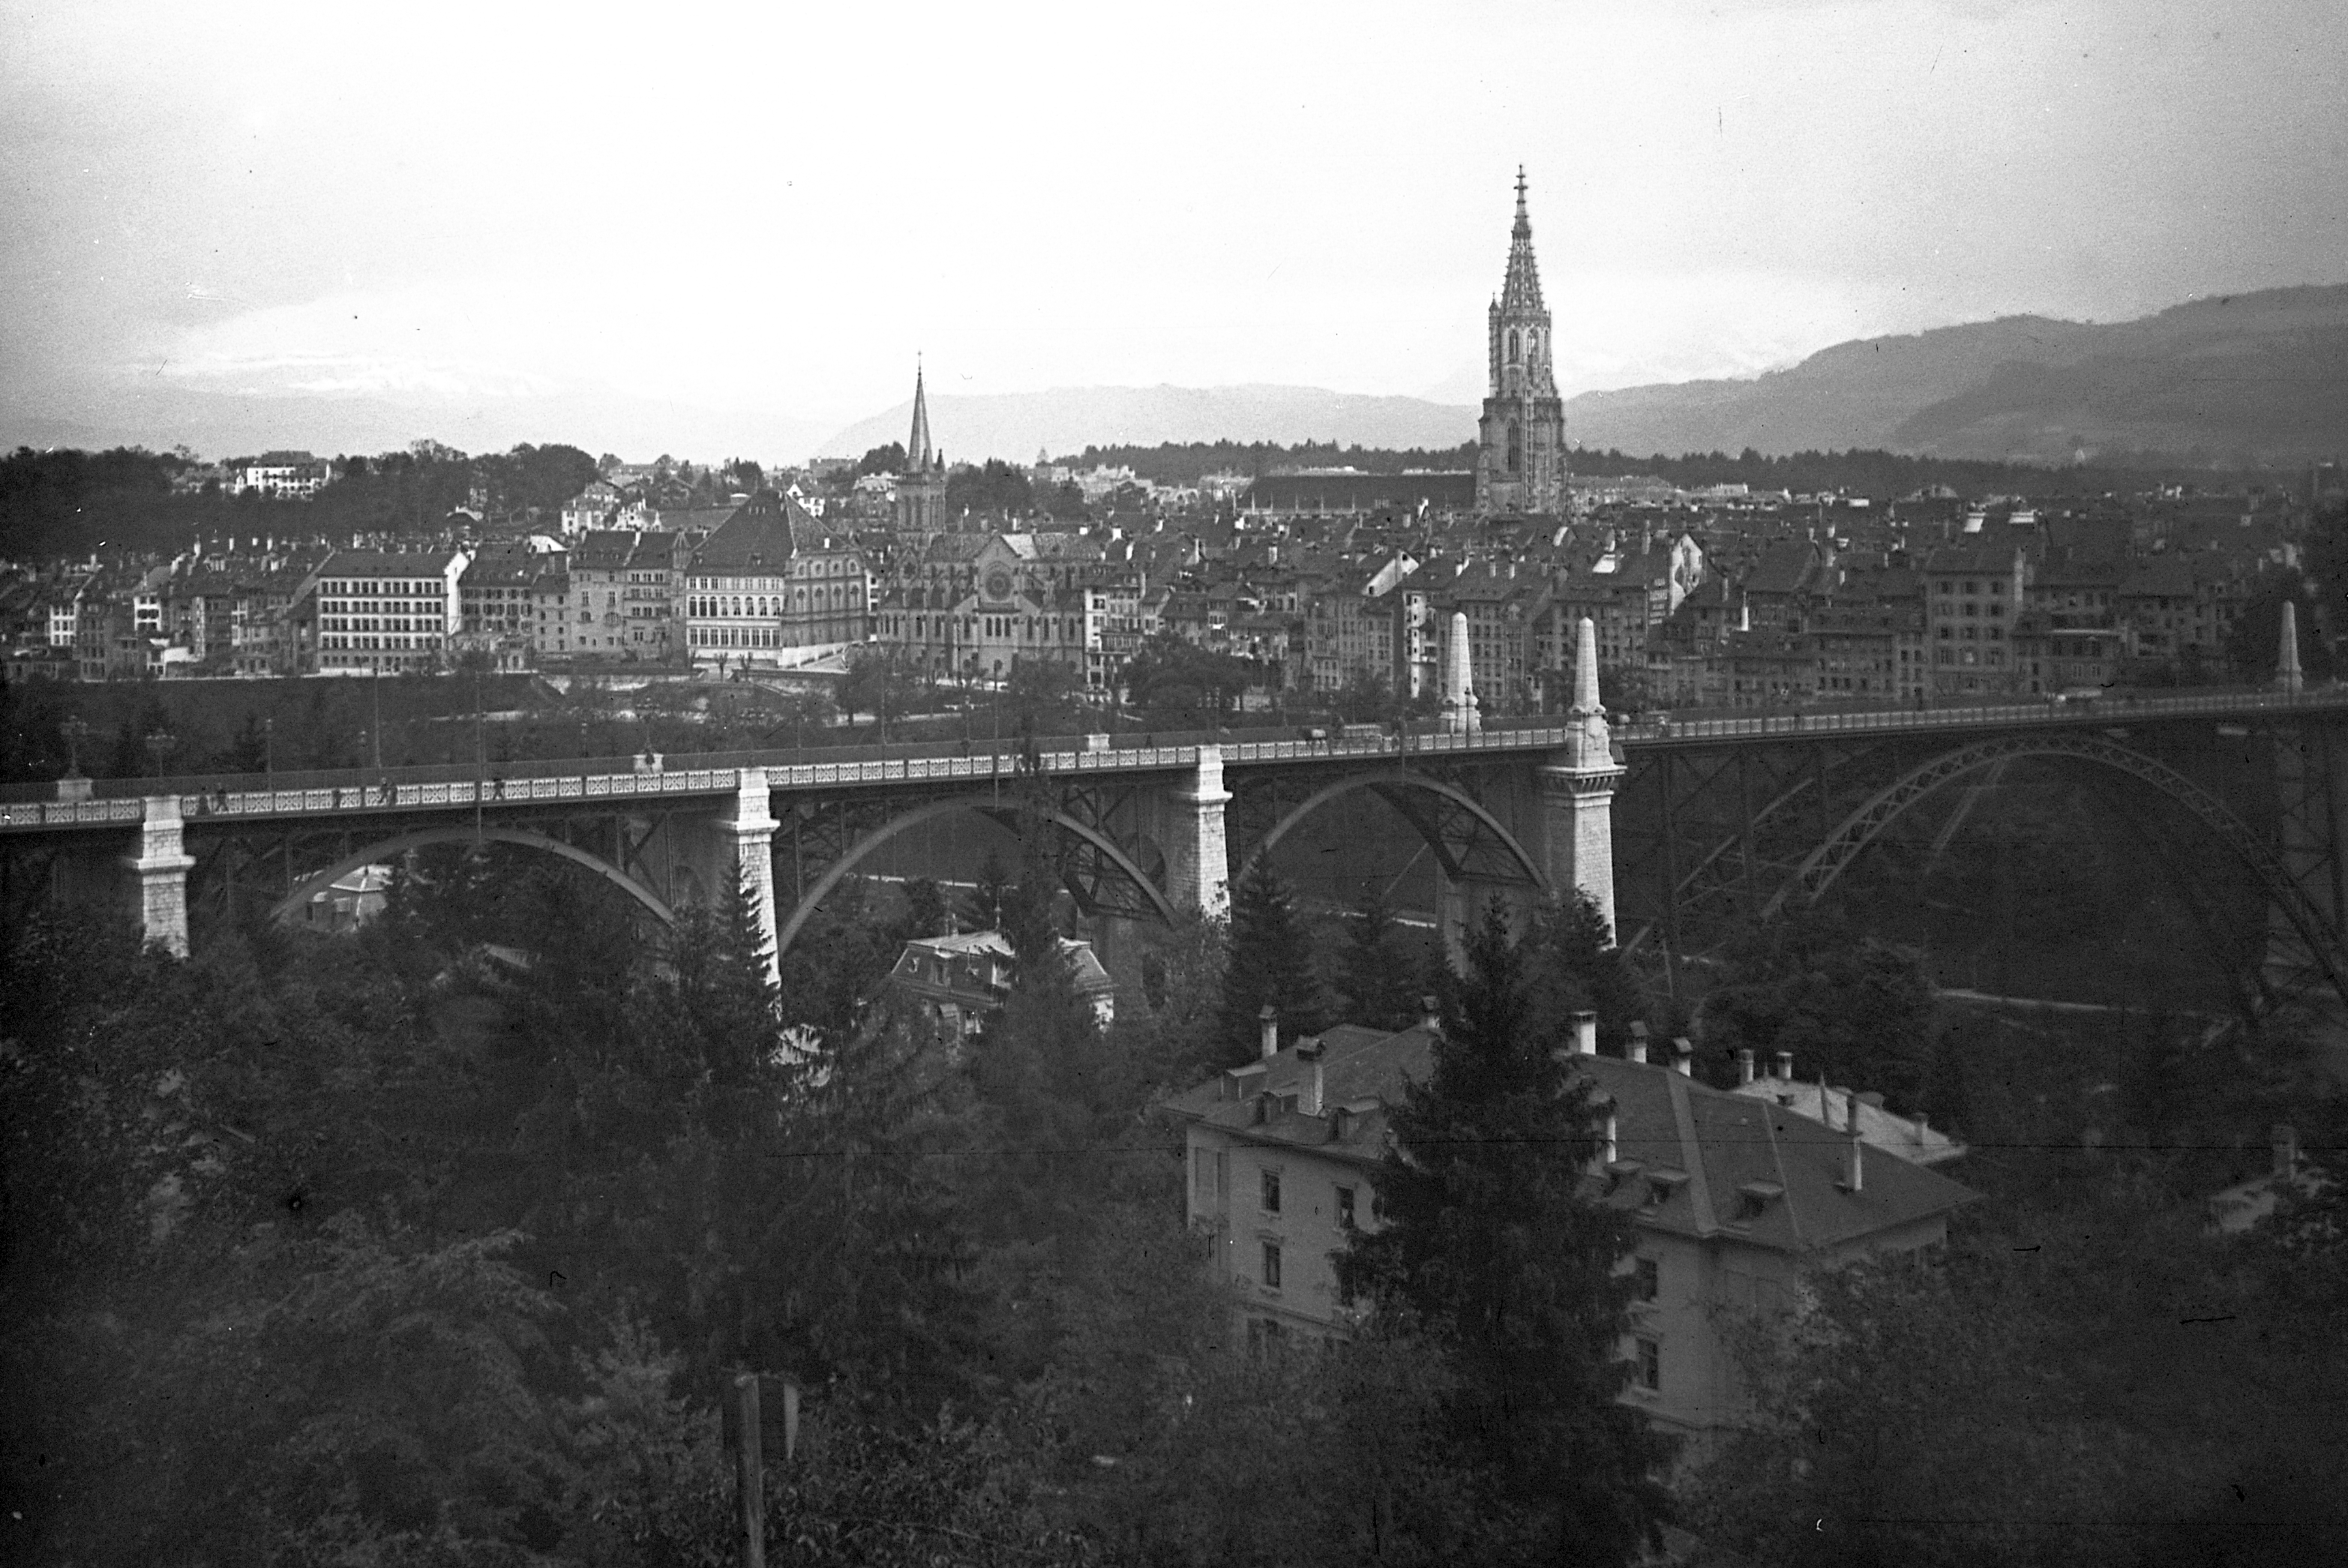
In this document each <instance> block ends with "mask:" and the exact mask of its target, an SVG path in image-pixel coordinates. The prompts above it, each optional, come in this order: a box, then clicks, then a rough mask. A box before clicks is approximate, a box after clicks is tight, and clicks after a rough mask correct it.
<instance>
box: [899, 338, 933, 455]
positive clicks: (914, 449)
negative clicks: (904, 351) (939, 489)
mask: <svg viewBox="0 0 2348 1568" xmlns="http://www.w3.org/2000/svg"><path fill="white" fill-rule="evenodd" d="M931 461H932V453H931V451H930V395H929V391H928V389H927V388H926V387H923V386H922V362H921V361H920V360H919V359H916V360H914V361H913V433H912V434H911V436H908V437H907V438H905V467H906V468H907V469H909V470H911V472H913V473H917V474H918V473H924V472H927V471H928V469H929V467H930V463H931Z"/></svg>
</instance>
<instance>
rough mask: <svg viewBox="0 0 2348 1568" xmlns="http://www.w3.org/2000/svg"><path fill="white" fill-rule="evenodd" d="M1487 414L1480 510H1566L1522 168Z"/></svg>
mask: <svg viewBox="0 0 2348 1568" xmlns="http://www.w3.org/2000/svg"><path fill="white" fill-rule="evenodd" d="M1489 335H1490V341H1489V343H1488V358H1489V362H1490V366H1491V369H1490V373H1489V375H1488V377H1486V382H1485V387H1486V390H1485V394H1484V417H1483V418H1482V419H1481V420H1480V421H1479V422H1478V425H1477V428H1476V448H1477V450H1476V510H1477V511H1479V512H1481V513H1483V514H1484V515H1485V516H1487V517H1488V516H1490V515H1492V514H1493V513H1494V512H1530V513H1537V514H1541V515H1547V516H1556V515H1560V514H1561V513H1563V512H1564V511H1565V510H1566V490H1565V405H1564V402H1563V401H1562V400H1561V399H1560V397H1558V395H1557V381H1556V379H1555V377H1552V376H1551V375H1550V328H1549V307H1548V306H1547V305H1544V304H1541V289H1540V268H1539V267H1538V266H1536V265H1535V264H1534V263H1533V225H1532V220H1531V219H1530V218H1529V217H1527V216H1526V215H1525V171H1524V170H1523V169H1522V168H1519V169H1518V170H1517V222H1516V227H1515V228H1514V229H1513V230H1511V231H1510V232H1509V271H1508V275H1507V277H1506V278H1504V279H1503V280H1502V282H1501V284H1500V297H1499V298H1498V299H1496V300H1494V301H1493V302H1492V309H1491V313H1490V322H1489Z"/></svg>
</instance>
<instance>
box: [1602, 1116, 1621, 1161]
mask: <svg viewBox="0 0 2348 1568" xmlns="http://www.w3.org/2000/svg"><path fill="white" fill-rule="evenodd" d="M1614 1125H1615V1124H1614V1112H1613V1111H1612V1109H1608V1111H1607V1112H1606V1163H1607V1164H1609V1165H1612V1164H1613V1163H1614V1161H1616V1160H1618V1159H1620V1158H1621V1157H1622V1153H1621V1149H1620V1147H1619V1146H1618V1145H1617V1144H1616V1142H1615V1140H1614Z"/></svg>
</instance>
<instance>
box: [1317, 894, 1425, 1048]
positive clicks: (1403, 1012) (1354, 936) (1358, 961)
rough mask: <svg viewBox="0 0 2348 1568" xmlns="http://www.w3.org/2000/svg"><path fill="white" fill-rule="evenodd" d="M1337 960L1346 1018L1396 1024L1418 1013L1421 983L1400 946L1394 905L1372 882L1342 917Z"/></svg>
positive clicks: (1369, 1023) (1397, 1026)
mask: <svg viewBox="0 0 2348 1568" xmlns="http://www.w3.org/2000/svg"><path fill="white" fill-rule="evenodd" d="M1337 965H1338V966H1337V989H1338V990H1340V991H1342V992H1344V995H1345V1021H1346V1022H1347V1023H1349V1024H1361V1025H1364V1026H1367V1027H1369V1028H1373V1029H1400V1028H1406V1027H1408V1026H1409V1025H1410V1023H1411V1021H1412V1020H1413V1019H1414V1018H1416V1016H1418V1007H1419V996H1420V994H1421V989H1422V987H1421V985H1420V984H1419V981H1420V975H1419V974H1418V972H1417V966H1416V965H1414V964H1413V963H1412V962H1411V960H1410V955H1409V954H1407V953H1406V952H1405V951H1404V950H1403V944H1402V939H1401V928H1400V927H1399V926H1397V925H1396V924H1395V918H1394V911H1393V910H1392V909H1390V908H1389V907H1387V904H1386V901H1385V895H1384V894H1383V893H1381V892H1378V891H1377V890H1376V889H1375V888H1373V889H1371V890H1370V892H1368V894H1367V895H1366V896H1365V898H1364V899H1363V900H1362V906H1361V907H1360V908H1359V909H1357V910H1355V911H1354V913H1351V914H1349V915H1347V916H1346V917H1345V946H1344V952H1343V953H1342V954H1340V955H1339V958H1338V961H1337Z"/></svg>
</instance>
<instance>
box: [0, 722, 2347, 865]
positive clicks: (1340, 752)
mask: <svg viewBox="0 0 2348 1568" xmlns="http://www.w3.org/2000/svg"><path fill="white" fill-rule="evenodd" d="M2343 707H2348V688H2338V687H2331V688H2326V689H2323V690H2320V691H2309V692H2304V693H2299V694H2295V695H2287V694H2284V693H2281V692H2275V691H2225V692H2216V691H2198V692H2192V693H2188V694H2180V695H2178V696H2162V697H2127V698H2111V699H2105V700H2102V701H2096V702H2084V703H2063V704H2055V703H2047V702H2036V703H2017V704H2006V705H1995V706H1984V707H1962V708H1925V709H1913V708H1890V709H1879V710H1869V711H1857V712H1842V713H1828V712H1817V711H1802V712H1795V713H1777V714H1758V715H1753V716H1751V717H1659V718H1654V719H1650V720H1644V721H1634V722H1630V723H1625V724H1622V725H1619V726H1617V727H1616V728H1615V731H1614V735H1615V738H1616V740H1617V741H1618V742H1619V743H1620V744H1621V746H1622V748H1623V750H1624V751H1625V752H1626V753H1636V752H1643V751H1651V750H1659V749H1666V748H1682V747H1686V748H1695V747H1704V746H1716V745H1719V744H1721V743H1723V742H1736V741H1759V742H1766V741H1771V740H1781V739H1793V738H1803V737H1811V736H1828V735H1841V734H1855V733H1883V732H1898V731H1906V732H1920V731H1922V732H1931V731H1944V732H1949V733H1967V732H1978V731H1981V730H1984V729H2001V728H2012V727H2018V726H2038V725H2095V726H2110V725H2114V724H2125V723H2132V722H2142V721H2146V720H2152V719H2168V718H2190V717H2206V718H2224V717H2254V716H2262V715H2271V714H2273V713H2275V712H2278V711H2286V712H2287V711H2293V710H2302V709H2338V708H2343ZM1565 737H1566V730H1565V728H1564V727H1563V726H1562V725H1561V724H1560V723H1558V722H1557V721H1556V720H1554V719H1549V720H1540V719H1532V720H1506V721H1501V722H1499V723H1496V724H1495V725H1493V726H1492V727H1488V728H1487V729H1484V730H1483V731H1481V732H1479V733H1476V734H1464V735H1462V734H1449V733H1444V732H1440V731H1434V732H1427V731H1412V732H1410V733H1408V734H1406V735H1393V734H1385V735H1377V736H1363V737H1351V738H1345V737H1332V738H1327V739H1322V740H1306V739H1281V740H1242V739H1239V738H1237V737H1236V736H1233V735H1230V734H1217V733H1214V732H1199V733H1196V734H1192V735H1184V736H1180V737H1175V738H1169V741H1170V743H1169V744H1162V745H1159V744H1143V745H1131V744H1114V745H1110V746H1107V747H1105V748H1094V747H1091V746H1087V745H1086V744H1084V742H1083V739H1082V738H1078V737H1058V738H1056V739H1057V740H1059V741H1062V742H1068V741H1074V742H1076V744H1074V745H1065V744H1064V745H1061V746H1058V747H1056V748H1053V749H1050V750H1045V751H1043V752H1041V759H1042V762H1043V767H1044V770H1045V773H1046V774H1047V775H1053V776H1085V775H1097V774H1101V773H1133V774H1140V773H1150V772H1167V771H1173V770H1177V769H1191V768H1195V767H1197V766H1198V762H1199V755H1200V748H1201V747H1202V746H1212V745H1219V746H1220V748H1221V750H1222V758H1223V765H1224V766H1225V768H1227V769H1231V768H1237V769H1245V768H1247V767H1250V766H1262V765H1267V764H1289V765H1294V764H1298V763H1303V764H1313V763H1333V764H1334V763H1349V762H1356V761H1362V760H1366V759H1369V758H1387V757H1391V758H1406V757H1446V756H1457V755H1461V754H1470V755H1473V754H1484V755H1491V754H1506V753H1509V752H1524V751H1544V750H1553V749H1556V748H1560V747H1562V746H1563V745H1564V743H1565ZM827 750H828V753H829V756H830V757H831V758H832V759H831V760H826V761H810V760H808V758H809V757H810V756H811V755H825V754H826V753H810V752H809V751H806V750H788V749H785V750H773V751H756V752H731V753H717V754H705V755H700V756H695V757H691V758H685V762H686V763H687V765H686V766H684V767H677V768H664V769H642V770H640V769H637V768H635V767H634V766H633V761H632V759H629V758H582V759H577V760H570V761H548V762H517V763H506V764H499V765H498V766H497V767H496V768H493V769H489V770H488V772H487V774H486V776H485V775H484V773H483V771H482V770H481V769H477V768H473V767H468V766H464V765H453V766H443V767H433V768H405V769H385V770H383V771H382V772H379V773H378V772H376V771H373V770H369V769H347V770H343V771H338V772H332V773H317V774H302V775H295V776H290V777H286V776H281V777H278V778H268V777H263V776H258V775H251V774H245V775H224V776H217V777H202V778H193V779H187V778H182V779H160V780H146V779H100V780H97V781H96V788H97V789H98V790H99V791H102V793H101V794H99V796H98V798H97V799H88V800H79V801H68V800H57V799H46V800H42V799H15V800H10V801H0V832H6V833H15V834H22V833H28V832H29V833H38V832H42V831H59V830H74V829H88V828H97V827H106V826H113V825H120V826H128V825H129V824H132V823H135V822H137V821H139V820H140V819H141V817H142V816H143V814H144V811H145V806H144V801H143V797H145V796H146V795H148V794H156V795H167V796H172V795H175V796H177V797H178V799H179V802H180V814H181V815H182V816H183V817H184V818H186V819H187V820H189V821H191V822H202V821H206V820H271V819H283V818H297V819H298V818H314V817H321V816H328V817H331V816H335V815H337V814H341V813H359V812H377V811H393V810H407V811H412V810H471V809H474V808H477V807H488V806H510V805H528V804H530V803H533V802H540V801H565V800H581V801H616V800H628V799H644V800H653V799H675V798H677V797H692V796H705V797H715V796H719V795H726V794H731V793H732V792H734V791H735V790H736V789H737V788H739V785H740V780H741V774H742V772H743V770H745V769H752V768H757V769H765V771H766V775H767V787H768V788H769V789H773V790H776V791H785V792H788V791H812V790H835V789H843V788H860V787H868V788H881V789H885V788H888V787H890V786H902V785H904V784H908V783H924V782H943V781H952V780H957V779H960V780H968V781H971V782H973V783H975V782H978V781H982V780H985V781H995V780H1001V779H1009V778H1011V777H1012V776H1013V775H1014V772H1015V771H1016V769H1017V768H1018V750H1017V748H1016V745H1015V743H1014V744H1004V743H1000V742H996V743H989V744H988V745H986V746H985V747H984V748H983V749H981V750H978V751H975V752H973V754H972V755H968V756H964V755H961V754H959V753H958V752H953V753H948V754H938V753H941V752H944V751H945V748H939V747H904V748H827ZM842 752H850V753H852V754H851V755H847V756H841V755H840V753H842ZM924 753H928V754H924ZM11 792H12V793H16V794H19V795H21V794H23V793H26V790H25V789H23V788H21V787H20V788H19V789H15V790H12V791H11Z"/></svg>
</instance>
